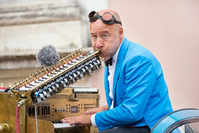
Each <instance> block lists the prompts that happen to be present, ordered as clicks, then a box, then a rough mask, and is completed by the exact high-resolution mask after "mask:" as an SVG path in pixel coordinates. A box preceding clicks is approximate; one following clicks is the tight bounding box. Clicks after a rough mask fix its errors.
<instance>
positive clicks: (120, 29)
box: [119, 26, 124, 39]
mask: <svg viewBox="0 0 199 133" xmlns="http://www.w3.org/2000/svg"><path fill="white" fill-rule="evenodd" d="M119 34H120V39H123V37H124V29H123V27H122V26H120V27H119Z"/></svg>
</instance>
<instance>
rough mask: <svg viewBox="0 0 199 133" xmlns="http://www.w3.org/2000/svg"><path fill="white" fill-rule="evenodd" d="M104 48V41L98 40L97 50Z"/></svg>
mask: <svg viewBox="0 0 199 133" xmlns="http://www.w3.org/2000/svg"><path fill="white" fill-rule="evenodd" d="M102 47H103V41H102V40H101V39H100V38H97V40H96V48H98V49H100V48H102Z"/></svg>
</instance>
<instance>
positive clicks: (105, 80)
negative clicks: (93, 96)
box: [104, 65, 112, 108]
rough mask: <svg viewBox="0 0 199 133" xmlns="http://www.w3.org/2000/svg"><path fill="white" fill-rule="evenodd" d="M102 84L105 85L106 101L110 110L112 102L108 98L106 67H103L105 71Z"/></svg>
mask: <svg viewBox="0 0 199 133" xmlns="http://www.w3.org/2000/svg"><path fill="white" fill-rule="evenodd" d="M104 84H105V93H106V101H107V104H108V106H109V108H110V106H111V101H112V100H111V99H110V97H109V92H110V89H109V82H108V67H106V65H105V71H104Z"/></svg>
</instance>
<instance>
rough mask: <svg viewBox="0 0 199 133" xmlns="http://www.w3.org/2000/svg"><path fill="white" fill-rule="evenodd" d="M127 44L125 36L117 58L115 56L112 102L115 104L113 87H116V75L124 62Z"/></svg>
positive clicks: (117, 75)
mask: <svg viewBox="0 0 199 133" xmlns="http://www.w3.org/2000/svg"><path fill="white" fill-rule="evenodd" d="M127 46H128V40H127V39H126V38H124V40H123V42H122V44H121V47H120V51H119V54H118V58H117V64H116V67H115V73H114V79H113V100H114V104H115V89H116V83H117V81H118V77H119V74H120V70H121V66H122V64H123V62H124V57H125V54H126V50H127V49H126V48H127Z"/></svg>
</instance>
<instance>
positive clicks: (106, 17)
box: [88, 11, 122, 25]
mask: <svg viewBox="0 0 199 133" xmlns="http://www.w3.org/2000/svg"><path fill="white" fill-rule="evenodd" d="M88 18H89V22H94V21H96V20H97V19H98V18H100V19H101V20H102V22H103V23H105V24H115V23H117V24H121V25H122V22H120V21H117V20H116V19H115V17H114V16H113V15H112V14H111V13H110V12H105V13H104V14H103V15H102V16H100V14H99V13H98V12H96V11H91V12H90V13H89V14H88Z"/></svg>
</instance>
